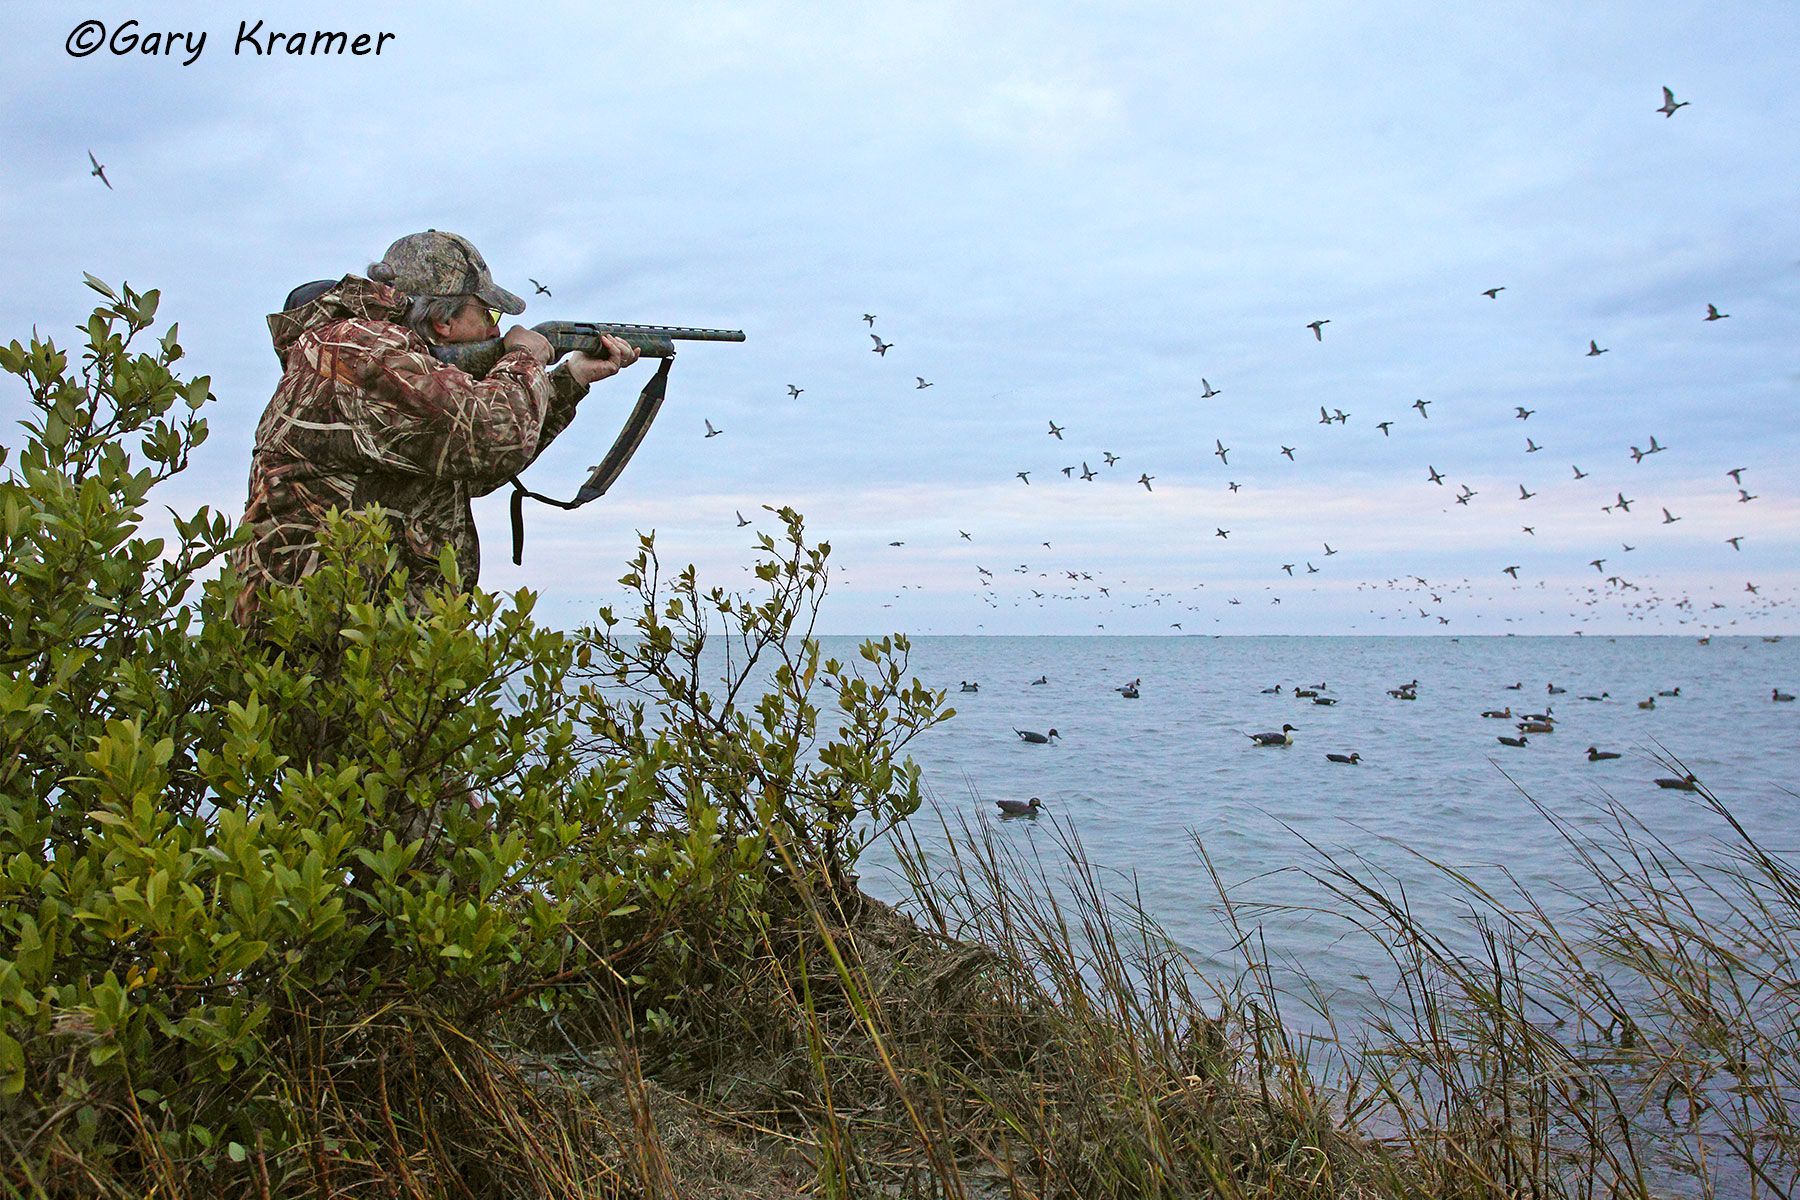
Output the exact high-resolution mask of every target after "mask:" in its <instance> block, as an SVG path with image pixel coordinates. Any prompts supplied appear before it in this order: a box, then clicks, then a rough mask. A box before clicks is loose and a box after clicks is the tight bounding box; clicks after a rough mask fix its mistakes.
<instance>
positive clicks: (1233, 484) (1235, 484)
mask: <svg viewBox="0 0 1800 1200" xmlns="http://www.w3.org/2000/svg"><path fill="white" fill-rule="evenodd" d="M1225 486H1226V487H1227V488H1229V489H1230V490H1231V492H1232V493H1233V494H1236V492H1237V490H1238V481H1237V480H1235V479H1233V480H1232V481H1231V482H1229V483H1227V484H1226V485H1225Z"/></svg>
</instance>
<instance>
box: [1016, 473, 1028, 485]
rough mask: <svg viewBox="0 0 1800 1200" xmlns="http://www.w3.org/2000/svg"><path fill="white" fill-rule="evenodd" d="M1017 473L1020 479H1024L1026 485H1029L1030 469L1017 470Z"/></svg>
mask: <svg viewBox="0 0 1800 1200" xmlns="http://www.w3.org/2000/svg"><path fill="white" fill-rule="evenodd" d="M1017 475H1018V477H1019V478H1020V479H1023V480H1024V481H1025V486H1026V487H1030V486H1031V472H1030V471H1019V472H1017Z"/></svg>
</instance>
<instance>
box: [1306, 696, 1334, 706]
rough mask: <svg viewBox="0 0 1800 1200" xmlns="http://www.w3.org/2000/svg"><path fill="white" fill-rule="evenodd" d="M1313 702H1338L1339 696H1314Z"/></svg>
mask: <svg viewBox="0 0 1800 1200" xmlns="http://www.w3.org/2000/svg"><path fill="white" fill-rule="evenodd" d="M1312 702H1313V703H1314V704H1323V705H1331V704H1336V703H1337V698H1336V697H1335V696H1314V697H1313V698H1312Z"/></svg>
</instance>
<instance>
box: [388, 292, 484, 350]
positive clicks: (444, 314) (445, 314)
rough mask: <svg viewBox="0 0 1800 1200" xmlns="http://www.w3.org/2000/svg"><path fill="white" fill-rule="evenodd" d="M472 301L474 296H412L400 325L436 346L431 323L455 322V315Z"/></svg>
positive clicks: (435, 332) (436, 334)
mask: <svg viewBox="0 0 1800 1200" xmlns="http://www.w3.org/2000/svg"><path fill="white" fill-rule="evenodd" d="M474 299H476V297H474V296H414V297H412V298H411V300H410V301H408V303H407V306H406V316H405V317H404V318H402V323H403V324H405V325H406V327H407V328H408V329H411V330H412V331H413V332H414V333H416V334H418V335H419V336H420V337H422V338H424V339H425V340H426V341H427V342H430V343H432V344H433V345H436V344H437V340H438V333H437V330H436V329H433V328H432V323H433V322H435V321H443V322H446V323H448V322H450V321H453V320H455V319H456V314H457V313H459V312H461V311H462V310H463V308H464V307H465V306H466V305H467V304H468V303H469V301H470V300H474Z"/></svg>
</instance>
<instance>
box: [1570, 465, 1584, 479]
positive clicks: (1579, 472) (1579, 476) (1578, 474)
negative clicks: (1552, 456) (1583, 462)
mask: <svg viewBox="0 0 1800 1200" xmlns="http://www.w3.org/2000/svg"><path fill="white" fill-rule="evenodd" d="M1569 470H1571V471H1573V472H1575V478H1577V479H1586V478H1587V472H1586V471H1584V470H1582V469H1581V468H1580V467H1578V466H1576V465H1575V464H1574V463H1570V464H1569Z"/></svg>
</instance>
